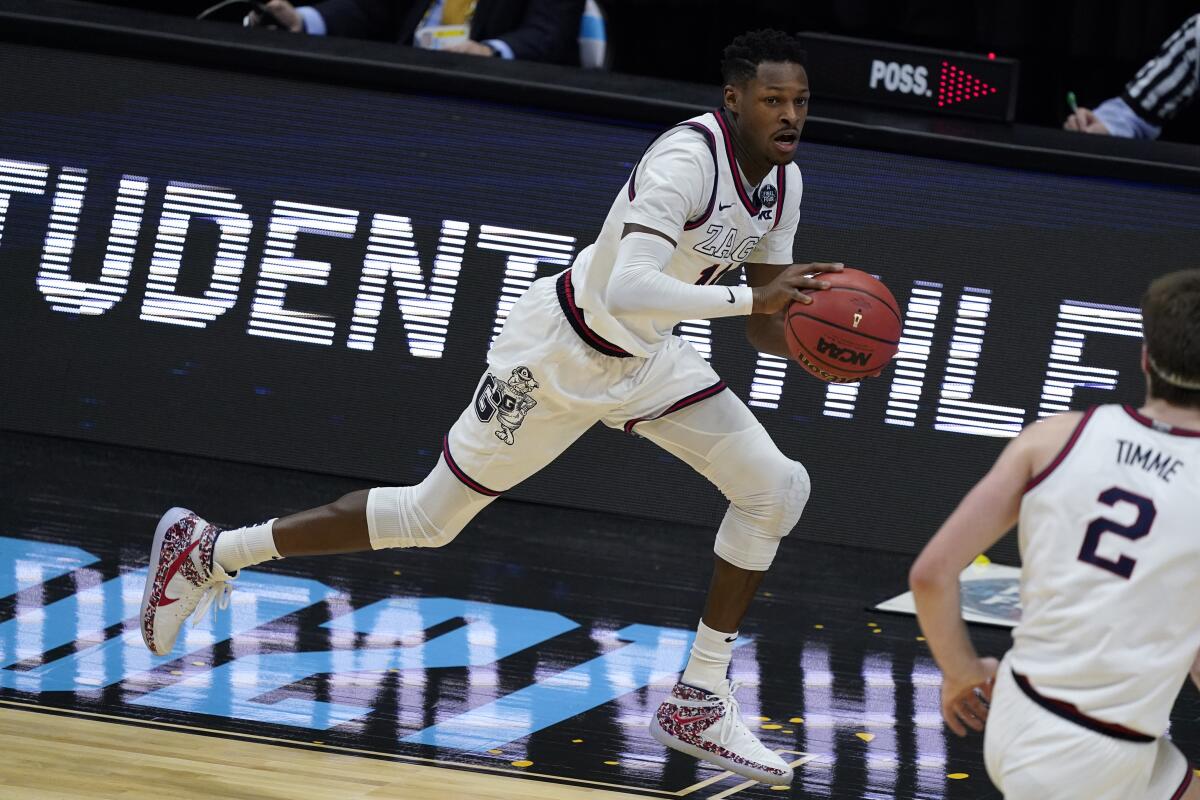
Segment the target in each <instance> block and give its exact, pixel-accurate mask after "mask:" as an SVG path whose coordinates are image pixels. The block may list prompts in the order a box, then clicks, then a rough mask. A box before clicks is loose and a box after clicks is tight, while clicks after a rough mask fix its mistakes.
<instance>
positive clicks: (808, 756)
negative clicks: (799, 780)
mask: <svg viewBox="0 0 1200 800" xmlns="http://www.w3.org/2000/svg"><path fill="white" fill-rule="evenodd" d="M775 753H776V754H777V755H781V756H803V758H798V759H796V760H795V761H793V762H791V763H790V764H788V766H789V767H792V768H793V769H795V768H796V767H799V766H802V765H804V764H807V763H808V762H810V761H813V760H814V759H816V758H818V757H819V755H818V754H817V753H806V752H804V751H802V750H776V751H775ZM734 774H735V773H732V772H729V771H728V770H726V771H725V772H721V773H718V774H716V775H713V776H712V777H711V778H707V779H705V780H702V781H700V782H699V783H697V784H693V785H692V786H689V787H687V788H686V789H681V790H680V791H678V792H677V793H676V794H677V795H678V796H679V797H683V796H684V795H688V794H691V793H692V792H698V791H700V790H701V789H703V788H705V787H706V786H711V785H712V784H714V783H720V782H721V781H723V780H725V779H726V778H730V777H733V775H734ZM756 783H758V781H746V782H745V783H743V784H740V785H738V786H735V787H733V788H732V789H726V790H725V791H724V792H721V793H720V794H714V795H711V796H710V797H708V799H707V800H720V798H722V797H729V796H730V795H732V794H736V793H737V792H740V791H742V790H743V789H749V788H750V787H751V786H753V785H754V784H756Z"/></svg>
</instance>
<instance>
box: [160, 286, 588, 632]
mask: <svg viewBox="0 0 1200 800" xmlns="http://www.w3.org/2000/svg"><path fill="white" fill-rule="evenodd" d="M541 284H543V282H542V281H539V282H538V283H535V285H534V287H532V288H531V289H530V290H529V291H528V292H527V293H526V294H525V295H524V296H522V298H521V299H520V300H519V301H518V302H517V304H516V306H514V308H513V310H512V312H511V313H510V316H509V321H510V322H509V324H508V325H506V326H505V330H504V333H502V334H501V336H500V337H499V339H498V340H497V342H496V345H495V347H494V348H493V350H492V352H491V353H490V355H489V362H490V363H491V365H492V366H491V369H489V371H488V372H487V373H486V374H485V375H484V376H483V378H482V379H481V380H480V382H479V385H478V389H477V391H476V394H475V397H474V400H473V402H472V403H471V405H470V406H469V407H468V408H467V409H466V410H464V411H463V413H462V415H461V416H460V417H459V419H458V421H457V422H455V424H454V425H453V426H452V428H451V430H450V432H449V434H448V435H447V436H446V438H445V440H444V443H443V450H442V455H441V457H440V458H439V459H438V462H437V464H436V465H435V466H434V468H433V470H432V471H431V472H430V473H429V475H428V476H427V477H426V478H425V480H423V481H421V483H419V484H417V485H416V486H402V487H380V488H375V489H371V490H370V491H360V492H352V493H350V494H348V495H345V496H344V497H342V498H340V499H338V500H336V501H335V502H333V503H330V504H328V505H325V506H321V507H319V508H315V509H311V510H308V511H302V512H300V513H298V514H293V515H290V516H287V517H282V518H279V519H274V520H269V521H268V522H265V523H260V524H258V525H251V526H248V527H245V528H238V529H234V530H227V531H221V530H219V529H217V528H216V527H214V526H212V525H209V524H208V523H206V522H205V521H204V520H202V519H200V518H199V517H197V516H196V515H195V514H193V513H191V512H190V511H187V510H186V509H180V508H174V509H171V510H170V511H168V512H167V514H166V515H164V516H163V518H162V520H160V522H159V525H158V529H157V530H156V531H155V537H154V543H153V546H152V550H151V560H150V565H151V567H150V572H149V575H148V576H147V580H146V588H145V591H144V593H143V597H142V635H143V639H144V640H145V642H146V645H147V646H148V647H149V648H150V649H151V650H152V651H153V652H155V653H157V654H160V655H161V654H165V653H167V652H169V651H170V650H171V648H172V646H173V644H174V641H175V637H176V636H177V634H178V632H179V628H180V626H181V625H182V623H183V621H184V620H185V619H187V617H189V616H190V615H191V614H192V613H194V612H196V611H197V610H199V612H200V613H203V612H204V610H205V609H206V608H207V605H208V603H209V602H211V601H212V600H213V599H219V600H221V601H224V600H225V595H226V594H227V592H228V589H229V581H230V580H232V579H233V577H234V576H235V575H236V573H237V572H238V571H239V570H241V569H243V568H245V567H248V566H251V565H253V564H257V563H259V562H262V561H266V560H270V559H276V558H282V557H286V556H297V555H328V554H335V553H347V552H354V551H359V550H368V549H383V548H393V547H441V546H444V545H446V544H448V543H449V542H450V541H452V540H453V539H454V538H455V537H456V536H457V535H458V534H459V532H460V531H462V529H463V527H464V526H465V525H466V524H467V523H468V522H470V520H471V519H472V518H474V516H475V515H476V514H477V513H479V511H480V510H482V509H483V508H484V507H486V506H487V505H488V504H489V503H490V502H491V501H492V500H493V499H495V497H496V496H497V495H499V494H500V493H501V492H502V491H504V490H506V489H508V488H510V487H511V486H514V485H515V484H517V483H519V482H520V481H522V480H524V479H525V478H527V477H529V476H530V475H532V474H533V473H534V472H537V471H538V470H539V469H541V468H542V467H543V466H545V465H546V464H548V463H549V462H550V461H552V460H553V459H554V458H555V457H557V456H558V454H559V453H561V452H562V451H563V450H564V449H565V448H566V447H567V446H568V445H570V444H571V442H573V441H574V440H575V439H577V438H578V437H579V436H580V435H581V434H582V433H583V432H584V431H585V430H587V428H589V427H591V425H593V424H594V423H595V421H596V420H597V419H598V418H599V417H600V415H601V414H602V413H603V409H599V410H598V409H597V407H596V406H595V405H594V404H591V403H589V402H588V401H587V400H586V399H581V398H587V397H588V396H589V395H590V394H595V393H591V392H587V391H581V390H580V386H579V385H577V384H582V385H584V386H585V387H586V386H587V385H588V384H590V382H596V381H599V382H604V381H605V380H607V379H608V376H607V375H605V374H603V373H604V370H605V369H607V368H608V367H607V366H606V365H605V364H604V362H602V361H598V360H597V359H601V358H603V357H601V356H598V355H597V356H595V357H594V358H591V357H590V356H589V355H588V354H580V353H578V352H575V351H571V352H570V353H569V354H568V355H567V356H566V357H564V356H563V354H562V353H560V352H558V348H559V347H561V346H564V345H563V344H562V342H565V343H566V344H565V346H566V347H568V348H569V347H575V348H577V349H578V348H579V345H578V344H577V343H575V341H574V337H575V334H574V333H573V332H572V331H571V330H570V329H569V328H568V326H567V323H566V322H565V320H563V319H562V312H561V310H560V309H559V308H558V301H557V297H556V295H555V293H554V286H553V283H552V282H545V284H544V285H541ZM516 319H519V320H520V322H521V324H520V325H513V324H512V322H513V320H516ZM556 325H557V326H558V327H559V328H561V329H562V330H561V331H559V333H562V334H564V335H563V336H560V337H557V338H556V337H554V336H547V333H548V332H554V331H555V326H556ZM567 337H570V338H567ZM515 359H520V360H515ZM539 364H545V367H544V369H543V367H542V366H539ZM206 598H207V600H206Z"/></svg>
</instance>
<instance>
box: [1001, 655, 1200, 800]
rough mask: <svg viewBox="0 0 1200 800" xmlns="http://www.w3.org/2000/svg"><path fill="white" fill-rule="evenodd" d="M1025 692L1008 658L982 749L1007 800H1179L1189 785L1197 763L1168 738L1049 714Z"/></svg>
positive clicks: (1004, 665)
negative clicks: (1110, 730) (1140, 736)
mask: <svg viewBox="0 0 1200 800" xmlns="http://www.w3.org/2000/svg"><path fill="white" fill-rule="evenodd" d="M1029 689H1032V687H1029ZM1032 691H1034V692H1036V690H1035V689H1032ZM1026 692H1027V689H1022V688H1021V686H1020V685H1019V684H1018V682H1017V678H1016V677H1014V675H1013V671H1012V668H1011V667H1010V665H1009V661H1008V659H1007V658H1006V659H1004V661H1002V662H1001V663H1000V671H999V672H998V673H997V675H996V685H995V688H994V689H993V691H992V703H991V708H990V709H989V711H988V720H987V727H986V728H985V729H984V745H983V750H984V761H985V763H986V764H987V771H988V775H989V776H991V779H992V782H993V783H994V784H996V787H997V788H998V789H1000V791H1001V792H1003V793H1004V797H1005V800H1083V799H1084V798H1086V799H1087V800H1143V799H1144V800H1175V799H1176V798H1179V797H1181V796H1182V795H1183V793H1184V791H1186V789H1187V787H1188V785H1189V784H1190V783H1191V780H1192V769H1191V766H1190V765H1189V764H1188V763H1187V759H1186V758H1184V756H1183V754H1182V753H1180V752H1179V749H1178V748H1176V747H1175V745H1173V744H1172V743H1171V742H1170V740H1169V739H1167V738H1165V737H1160V738H1158V739H1154V740H1152V741H1148V742H1147V741H1133V740H1130V739H1122V738H1117V737H1116V736H1113V735H1109V734H1106V733H1101V732H1099V731H1097V730H1092V729H1090V728H1088V727H1085V724H1091V725H1098V726H1103V725H1104V723H1100V722H1099V721H1098V720H1090V719H1089V718H1087V717H1082V718H1081V719H1079V720H1077V719H1073V718H1069V717H1070V712H1069V710H1068V711H1059V712H1053V711H1050V710H1048V709H1047V708H1045V707H1044V706H1043V705H1040V704H1039V703H1038V702H1037V701H1035V700H1034V699H1033V698H1032V697H1031V696H1030V695H1029V694H1027V693H1026ZM1041 700H1042V701H1043V702H1046V698H1041ZM1076 713H1078V712H1076Z"/></svg>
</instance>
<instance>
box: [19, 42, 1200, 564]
mask: <svg viewBox="0 0 1200 800" xmlns="http://www.w3.org/2000/svg"><path fill="white" fill-rule="evenodd" d="M0 74H4V75H5V76H7V78H8V79H6V80H5V81H3V83H0V334H2V338H0V357H2V359H3V365H2V366H3V371H2V373H0V374H2V381H3V390H2V392H0V424H2V425H3V427H5V428H9V429H15V430H23V431H35V432H40V433H49V434H57V435H64V436H74V437H81V438H87V439H95V440H101V441H109V442H121V443H126V444H131V445H137V446H144V447H151V448H162V449H168V450H178V451H183V452H189V453H197V454H203V455H208V456H217V457H221V458H227V459H235V460H246V461H254V462H260V463H266V464H275V465H285V466H289V467H297V468H303V469H309V470H317V471H326V472H333V473H343V474H348V475H355V476H361V477H363V478H367V479H370V480H372V481H379V482H383V483H392V482H394V483H409V482H414V481H417V480H419V479H420V478H421V477H422V476H423V474H424V473H425V471H426V470H427V469H428V468H429V467H430V466H431V465H432V464H433V462H434V460H435V459H436V457H437V453H438V449H439V443H440V440H441V436H442V433H443V432H444V430H445V429H446V428H447V426H448V425H449V424H450V423H451V422H452V421H453V419H454V418H455V417H456V416H457V415H458V413H459V412H460V410H461V409H462V408H464V407H465V406H466V404H467V403H469V402H470V401H471V399H472V391H473V389H474V387H475V384H476V381H477V380H478V378H479V376H480V374H481V372H482V370H483V369H484V365H485V362H484V355H485V352H486V349H487V346H488V342H489V341H490V339H491V337H492V336H493V334H494V332H495V330H496V329H497V325H498V324H499V322H500V321H501V320H502V317H503V313H504V311H505V309H506V308H507V307H508V305H509V304H511V301H512V299H513V298H514V297H515V296H516V295H518V294H519V293H520V292H521V291H522V290H523V288H524V287H525V286H527V285H528V283H529V281H530V280H531V279H532V278H533V277H534V276H535V275H548V274H552V273H554V272H557V271H559V270H561V269H562V268H563V267H564V266H565V265H566V264H568V263H569V260H570V258H571V256H572V254H573V253H575V252H576V251H577V250H578V249H579V248H580V247H582V246H584V245H585V244H587V243H588V242H589V241H590V240H591V238H592V237H593V236H594V235H595V234H596V232H597V230H598V228H599V224H600V222H601V220H602V219H603V216H604V214H605V212H606V210H607V207H608V205H609V203H610V201H611V199H612V197H613V196H614V195H615V193H616V192H617V191H618V189H619V188H620V187H621V185H622V183H623V181H624V179H625V177H626V175H627V174H628V172H629V169H630V167H631V166H632V163H633V161H634V160H635V159H636V158H637V157H638V156H639V155H640V153H641V150H642V148H643V147H644V146H645V144H646V143H647V142H648V141H649V140H650V139H651V138H652V137H653V135H654V130H653V129H651V128H647V127H638V126H633V125H630V124H627V123H622V122H620V121H617V120H606V119H599V118H582V117H577V116H568V115H559V114H553V113H548V112H544V111H537V110H531V109H528V108H523V107H521V106H519V105H513V106H504V105H501V104H496V103H484V102H478V101H470V100H464V99H451V98H445V97H438V96H435V95H428V96H412V95H398V94H389V93H382V92H373V91H367V90H359V89H351V88H345V87H334V86H323V85H319V84H313V83H302V82H298V81H296V82H293V81H288V80H284V79H276V78H262V77H254V76H252V75H246V74H235V73H232V72H228V73H227V72H221V71H217V70H207V69H201V68H197V67H183V66H171V65H165V64H159V63H151V62H147V61H138V60H134V59H123V58H118V57H113V56H102V55H89V54H83V53H71V52H66V51H56V50H50V49H41V48H35V47H25V46H18V45H6V46H5V47H4V48H3V49H2V50H0ZM799 161H800V163H801V165H802V169H803V171H804V176H805V197H804V202H803V206H802V213H803V220H802V225H801V230H800V235H799V237H798V239H797V243H796V258H797V259H798V260H800V261H811V260H830V259H840V260H844V261H846V262H847V263H848V264H851V265H854V266H858V267H861V268H863V269H866V270H869V271H871V272H874V273H876V274H879V275H880V276H882V278H883V280H884V281H885V282H886V283H887V284H888V285H889V286H890V287H891V288H892V290H893V291H894V293H895V294H896V296H897V298H898V300H899V301H900V303H901V306H902V307H903V308H904V310H905V312H906V328H905V341H904V343H903V349H902V353H901V357H900V358H899V359H898V360H897V363H896V365H895V366H894V368H892V369H890V370H889V371H888V372H887V374H886V375H885V376H884V377H883V378H880V379H877V380H873V381H869V382H868V383H867V384H866V385H864V386H862V387H861V389H860V390H856V389H855V388H853V387H826V386H825V385H824V384H821V383H819V382H818V381H816V380H814V379H812V378H809V377H806V376H805V375H803V374H801V373H800V372H799V369H798V368H797V367H791V368H785V367H784V365H783V362H781V361H778V360H771V359H764V358H761V357H760V356H759V355H758V354H757V353H756V352H754V351H753V349H752V348H751V347H750V346H749V345H748V343H747V342H746V340H745V338H744V336H743V335H742V327H741V323H740V322H738V321H733V320H722V321H717V322H715V323H713V324H712V326H711V328H709V327H708V326H707V325H694V326H688V328H687V332H688V335H689V336H692V337H693V338H694V339H695V341H696V343H697V346H698V347H700V348H701V349H702V351H708V350H709V349H710V352H711V358H712V361H713V363H714V365H715V366H716V368H717V369H718V371H719V372H720V373H721V374H722V375H723V376H724V377H725V378H726V380H727V381H728V382H729V384H730V386H731V387H732V388H733V390H734V391H736V392H737V393H738V394H739V395H740V396H741V397H743V398H745V399H746V400H747V401H749V402H751V404H752V405H753V406H754V407H755V410H756V412H757V413H758V415H759V417H760V418H761V419H762V421H763V422H764V424H765V425H766V426H767V428H768V429H769V430H770V431H771V433H772V435H773V436H774V437H775V439H776V441H778V442H779V444H780V446H781V447H782V449H783V450H784V451H785V452H787V453H789V454H791V455H793V456H795V457H797V458H799V459H801V460H803V461H804V463H805V464H806V465H807V466H808V468H809V470H810V472H811V474H812V477H813V483H814V494H813V499H812V501H811V503H810V505H809V508H808V511H807V512H806V514H805V516H804V519H803V521H802V524H801V526H800V527H799V529H798V530H797V534H796V535H797V536H801V537H808V538H814V539H821V540H827V541H838V542H845V543H853V544H861V545H866V546H871V547H880V548H887V549H895V550H902V551H915V550H916V549H917V548H918V547H919V546H920V545H921V544H922V543H923V542H924V541H925V540H926V539H927V538H928V536H929V535H930V533H931V532H932V530H933V529H934V528H935V527H936V526H937V525H938V524H939V522H940V521H941V519H942V518H943V517H944V516H945V514H946V513H948V511H949V510H950V509H951V508H952V507H953V504H954V503H955V502H956V501H957V499H958V497H959V496H960V494H961V493H962V492H963V491H964V490H965V489H967V488H968V487H969V486H970V484H971V483H972V482H973V481H974V480H976V479H977V478H978V477H979V476H980V475H981V474H982V473H983V472H984V471H985V470H986V469H987V467H988V466H989V464H990V463H991V461H992V460H993V458H994V457H995V456H996V454H997V453H998V452H999V450H1000V449H1001V447H1002V446H1003V445H1004V443H1005V442H1006V441H1007V437H1009V436H1011V435H1012V434H1013V433H1015V431H1017V430H1018V429H1019V427H1020V426H1021V425H1022V424H1027V423H1029V422H1032V421H1033V420H1035V419H1037V418H1038V416H1039V415H1042V414H1048V413H1052V412H1054V411H1057V410H1061V409H1064V408H1067V407H1071V408H1081V407H1084V406H1087V405H1089V404H1094V403H1101V402H1115V401H1130V402H1138V401H1139V400H1140V399H1141V393H1142V384H1141V376H1140V373H1139V372H1138V370H1137V356H1138V348H1139V339H1138V338H1137V337H1138V334H1139V332H1140V328H1139V323H1138V315H1137V313H1136V310H1135V309H1134V308H1132V307H1133V306H1136V304H1137V300H1138V297H1139V296H1140V293H1141V291H1142V290H1143V288H1144V287H1145V284H1146V283H1147V281H1148V280H1149V279H1150V278H1151V277H1152V276H1154V275H1157V274H1159V273H1162V272H1165V271H1168V270H1173V269H1179V268H1183V267H1191V266H1196V265H1197V262H1196V254H1197V253H1200V198H1198V197H1197V196H1196V195H1195V194H1192V193H1187V192H1183V191H1176V190H1172V189H1170V188H1166V187H1162V186H1151V185H1140V184H1134V183H1127V182H1118V181H1114V180H1107V179H1099V178H1087V179H1084V178H1072V177H1067V176H1054V175H1047V174H1040V173H1033V172H1022V171H1019V170H1013V169H1001V168H996V167H985V166H975V165H966V164H960V163H953V162H943V161H937V160H931V159H926V158H916V157H912V156H902V155H895V154H884V153H878V152H873V151H869V150H854V149H848V148H838V147H832V146H828V145H816V144H806V145H805V146H803V147H802V148H801V150H800V154H799ZM97 479H98V480H102V479H103V476H97ZM512 495H513V496H516V497H520V498H527V499H533V500H539V501H544V502H549V503H554V504H560V505H571V506H580V507H585V508H595V509H604V510H609V511H613V510H617V511H621V512H628V513H634V514H640V515H649V516H654V517H661V518H670V519H682V520H687V521H694V522H697V523H702V524H715V523H716V522H717V521H718V520H719V518H720V515H721V513H722V512H723V505H724V503H723V501H722V500H721V498H720V497H719V496H718V495H717V493H716V492H715V491H714V490H713V489H712V488H711V487H709V486H708V485H707V484H706V483H705V482H704V481H703V480H702V479H701V478H699V477H697V476H695V475H693V474H692V473H691V472H690V471H689V470H688V468H686V467H685V466H683V465H681V464H679V463H676V462H674V461H673V460H671V459H670V458H669V457H666V456H664V455H663V454H660V453H659V452H658V451H657V450H656V449H655V448H654V447H653V446H652V445H650V444H649V443H647V442H645V441H644V440H639V439H636V438H632V437H629V436H626V435H624V434H621V433H618V432H615V431H609V430H606V429H598V430H594V431H593V432H591V433H590V434H588V435H587V436H585V437H584V438H583V439H582V440H581V441H580V442H579V443H578V444H577V445H576V446H575V447H573V448H571V449H570V450H569V451H568V452H567V454H566V455H565V456H564V457H563V458H561V459H560V460H559V461H558V462H557V463H555V464H554V465H552V466H551V467H550V468H548V469H547V470H545V471H544V472H543V473H541V474H539V475H538V476H536V477H534V478H533V479H531V480H530V481H528V482H527V483H526V484H524V485H522V486H520V487H519V488H517V489H516V490H514V491H513V492H512ZM331 499H332V498H331ZM179 501H180V502H181V503H187V502H188V498H184V497H181V498H179ZM114 503H116V504H119V503H120V498H119V497H114ZM272 510H273V509H272V502H271V498H269V497H264V498H263V508H257V509H251V508H248V509H246V516H247V518H252V517H258V516H262V515H264V514H267V513H270V512H271V511H272Z"/></svg>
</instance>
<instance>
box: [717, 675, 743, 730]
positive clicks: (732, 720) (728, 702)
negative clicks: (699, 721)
mask: <svg viewBox="0 0 1200 800" xmlns="http://www.w3.org/2000/svg"><path fill="white" fill-rule="evenodd" d="M740 688H742V682H741V681H734V680H731V681H729V693H728V694H715V693H714V696H715V697H716V698H717V699H718V700H720V701H721V706H722V708H723V709H724V711H725V713H724V714H723V715H722V716H721V721H720V722H718V723H717V729H718V730H717V743H718V744H720V745H721V746H722V747H724V746H726V745H728V744H729V742H730V740H732V739H733V735H734V733H736V732H737V727H738V725H740V724H741V722H742V715H741V706H740V705H739V704H738V700H737V698H736V697H734V696H733V695H734V692H736V691H737V690H738V689H740Z"/></svg>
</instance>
